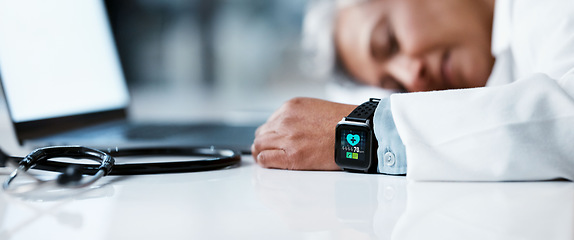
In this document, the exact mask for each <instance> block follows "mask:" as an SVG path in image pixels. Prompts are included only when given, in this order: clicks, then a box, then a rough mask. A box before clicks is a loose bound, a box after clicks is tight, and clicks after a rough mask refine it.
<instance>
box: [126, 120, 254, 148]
mask: <svg viewBox="0 0 574 240" xmlns="http://www.w3.org/2000/svg"><path fill="white" fill-rule="evenodd" d="M256 128H257V127H255V126H233V125H224V124H209V123H202V124H166V125H163V124H160V125H158V124H134V125H130V126H129V127H128V128H127V129H126V130H127V131H126V132H125V136H126V137H127V138H128V139H131V140H162V139H172V140H180V141H183V142H187V141H193V142H203V143H205V145H210V144H211V143H219V144H221V143H224V145H225V143H226V142H228V143H229V144H232V143H237V142H243V143H246V144H251V143H252V142H253V139H254V136H255V129H256Z"/></svg>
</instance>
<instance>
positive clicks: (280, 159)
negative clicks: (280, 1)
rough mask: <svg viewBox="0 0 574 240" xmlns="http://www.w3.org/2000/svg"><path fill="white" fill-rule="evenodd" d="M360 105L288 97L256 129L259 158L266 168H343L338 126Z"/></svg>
mask: <svg viewBox="0 0 574 240" xmlns="http://www.w3.org/2000/svg"><path fill="white" fill-rule="evenodd" d="M356 107H357V106H356V105H347V104H340V103H334V102H329V101H325V100H320V99H313V98H294V99H291V100H289V101H287V102H286V103H285V104H283V106H281V107H280V108H279V109H278V110H277V111H276V112H275V113H273V114H272V115H271V117H269V119H268V120H267V122H266V123H265V124H263V125H261V126H260V127H259V128H258V129H257V131H256V132H255V141H254V142H253V145H252V146H251V152H252V154H253V158H254V159H255V162H256V163H257V164H259V165H261V166H262V167H265V168H277V169H289V170H340V168H339V166H337V164H336V163H335V156H334V155H335V153H334V152H335V150H334V149H335V148H334V147H335V127H336V126H337V123H338V122H339V121H341V119H342V118H343V117H345V116H347V115H349V113H350V112H352V111H353V109H355V108H356Z"/></svg>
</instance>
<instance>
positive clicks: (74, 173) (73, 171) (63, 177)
mask: <svg viewBox="0 0 574 240" xmlns="http://www.w3.org/2000/svg"><path fill="white" fill-rule="evenodd" d="M82 172H83V171H82V169H81V168H80V167H78V166H76V165H69V166H68V167H66V170H65V171H64V172H62V173H61V174H60V175H59V176H58V180H57V181H56V182H57V183H58V185H62V186H64V185H68V184H71V183H78V182H80V180H82V175H83V173H82Z"/></svg>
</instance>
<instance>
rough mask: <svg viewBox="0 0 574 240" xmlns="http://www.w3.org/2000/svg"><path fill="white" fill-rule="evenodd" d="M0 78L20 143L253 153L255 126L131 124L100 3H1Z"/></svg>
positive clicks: (123, 84)
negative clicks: (225, 149)
mask: <svg viewBox="0 0 574 240" xmlns="http://www.w3.org/2000/svg"><path fill="white" fill-rule="evenodd" d="M0 80H1V83H2V88H3V91H4V96H5V99H6V102H7V105H8V109H9V112H10V117H11V119H12V123H13V125H14V129H15V133H16V136H17V138H18V141H19V142H20V144H23V145H31V146H34V147H38V146H47V145H70V144H80V145H86V146H91V147H103V148H108V147H117V146H122V147H123V146H206V147H209V146H214V147H221V148H232V149H235V150H239V151H241V152H243V153H248V152H249V151H250V146H251V144H252V142H253V138H254V132H255V129H256V127H257V125H258V124H256V123H253V124H251V125H228V124H225V123H223V122H205V123H193V124H191V123H190V124H162V123H133V122H131V121H129V120H128V118H127V110H128V106H129V103H130V96H129V93H128V88H127V85H126V82H125V79H124V75H123V71H122V68H121V64H120V62H119V58H118V54H117V50H116V46H115V44H114V39H113V36H112V33H111V29H110V26H109V22H108V18H107V13H106V8H105V5H104V3H103V1H102V0H81V1H77V0H50V1H45V0H27V1H9V0H0Z"/></svg>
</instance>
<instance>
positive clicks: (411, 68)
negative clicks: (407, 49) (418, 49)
mask: <svg viewBox="0 0 574 240" xmlns="http://www.w3.org/2000/svg"><path fill="white" fill-rule="evenodd" d="M386 65H387V66H386V72H387V73H388V74H389V75H391V76H392V77H393V78H394V79H396V80H397V81H399V82H400V83H401V84H402V85H403V87H405V88H406V90H407V91H409V92H413V91H420V90H422V89H419V88H420V87H421V86H424V85H426V84H427V82H428V81H427V74H426V71H427V70H426V65H425V62H424V60H423V59H422V58H419V57H413V56H408V55H402V54H401V55H396V56H395V57H394V58H393V59H391V60H390V61H388V62H387V64H386Z"/></svg>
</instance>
